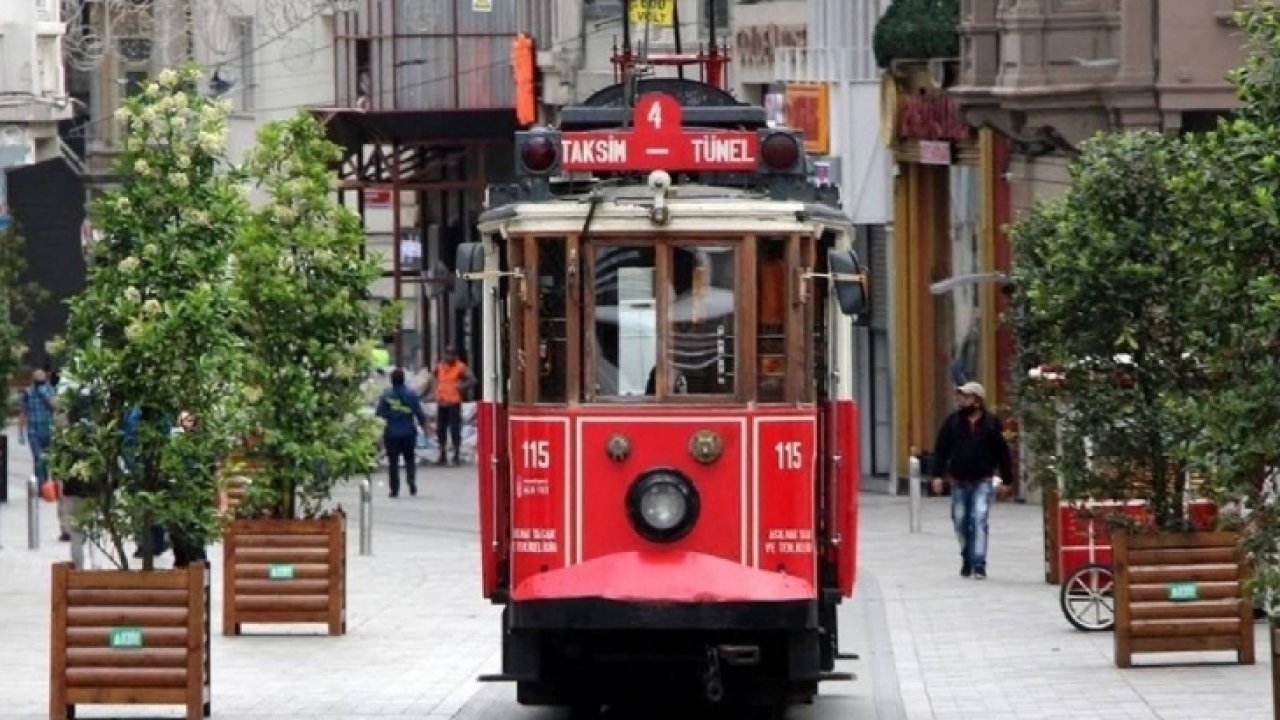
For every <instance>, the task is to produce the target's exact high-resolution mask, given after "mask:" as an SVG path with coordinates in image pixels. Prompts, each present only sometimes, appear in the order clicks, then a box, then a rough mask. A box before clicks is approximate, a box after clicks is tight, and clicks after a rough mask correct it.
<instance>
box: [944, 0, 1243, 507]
mask: <svg viewBox="0 0 1280 720" xmlns="http://www.w3.org/2000/svg"><path fill="white" fill-rule="evenodd" d="M1247 4H1248V2H1247V0H1203V1H1201V2H1185V1H1181V0H1070V1H1067V0H962V2H961V4H960V7H961V10H960V18H959V35H960V52H959V60H958V64H957V67H956V70H955V78H954V80H950V81H948V84H947V86H946V88H945V92H946V95H947V97H948V98H949V100H950V101H951V102H953V103H954V105H953V107H954V109H955V116H954V119H958V120H960V121H961V122H962V124H963V125H964V126H966V127H967V128H969V129H970V131H971V133H972V136H973V137H975V138H977V158H976V165H975V167H976V168H977V176H976V186H977V188H978V193H977V198H978V202H977V208H978V209H977V214H976V216H975V217H976V218H977V223H978V225H977V227H978V233H977V237H978V238H979V243H978V247H979V253H978V262H977V263H976V268H977V271H978V272H1001V271H1005V270H1007V269H1008V267H1009V264H1010V262H1011V261H1012V258H1011V253H1010V248H1009V245H1008V239H1007V237H1006V235H1005V233H1004V231H1003V228H1004V226H1005V224H1006V223H1008V222H1010V221H1011V220H1014V219H1016V218H1017V216H1018V214H1019V213H1021V212H1023V211H1026V210H1028V209H1030V208H1032V207H1033V206H1034V205H1035V204H1036V203H1037V202H1039V201H1042V200H1048V199H1052V198H1055V197H1058V196H1059V195H1061V194H1062V193H1063V192H1065V191H1066V190H1067V188H1068V186H1069V184H1070V177H1069V172H1068V171H1069V167H1070V164H1071V161H1072V159H1073V158H1074V157H1075V156H1076V154H1077V152H1078V148H1079V146H1080V144H1081V143H1082V142H1084V141H1085V140H1087V139H1088V138H1089V137H1091V136H1093V135H1094V134H1096V133H1099V132H1121V131H1125V130H1136V129H1151V130H1159V131H1163V132H1168V133H1179V132H1197V131H1204V130H1208V129H1211V128H1212V127H1213V126H1214V125H1215V124H1216V123H1217V121H1218V119H1219V118H1221V117H1223V116H1226V115H1229V114H1230V113H1231V111H1232V110H1233V109H1235V108H1236V107H1237V106H1238V102H1237V98H1236V95H1235V91H1234V88H1233V87H1232V86H1231V85H1230V84H1229V83H1228V81H1227V75H1228V72H1229V71H1230V70H1231V69H1232V68H1234V67H1237V66H1239V65H1240V64H1241V63H1242V62H1243V60H1244V38H1243V36H1242V35H1241V34H1240V32H1239V31H1238V29H1237V28H1236V27H1235V26H1234V22H1233V15H1234V13H1235V12H1236V11H1237V10H1239V9H1241V8H1242V7H1243V6H1245V5H1247ZM948 122H949V123H950V122H954V120H953V119H949V120H948ZM957 132H958V131H957ZM963 154H964V153H963V152H961V153H960V156H961V157H963ZM921 190H922V191H927V184H926V185H925V186H921ZM949 194H950V196H951V197H952V198H953V199H954V198H956V192H955V188H954V185H953V186H951V188H950V190H949ZM953 257H954V256H953ZM932 267H933V270H934V274H935V275H939V274H940V273H938V271H937V270H938V269H937V266H936V265H933V266H932ZM953 270H954V268H953ZM941 274H943V275H945V274H946V273H941ZM968 287H969V288H970V290H969V292H970V293H971V294H976V296H977V297H978V308H979V322H978V326H979V328H980V329H981V330H980V333H979V337H980V342H979V344H978V352H977V357H980V358H982V365H981V372H980V374H979V377H980V378H981V379H984V380H985V381H987V382H988V387H989V388H992V387H994V392H993V396H994V398H995V401H996V403H997V404H1000V403H1003V402H1005V401H1006V400H1007V398H1008V393H1009V387H1010V383H1011V380H1012V378H1011V377H1010V375H1009V373H1010V368H1011V366H1012V363H1011V359H1012V356H1013V352H1014V348H1013V341H1012V338H1011V337H1010V335H1009V333H1008V331H1007V330H1006V329H1005V328H1004V327H1002V326H1001V325H1000V324H999V315H1000V314H1001V313H1002V312H1003V311H1004V310H1005V308H1006V307H1007V297H1006V296H1005V295H1004V294H1003V293H1001V292H999V290H998V288H997V286H996V285H994V284H992V283H977V284H973V285H969V286H968ZM956 300H957V301H958V302H959V304H967V303H965V302H963V301H959V298H958V296H957V298H956ZM944 390H945V388H942V387H939V389H938V390H937V392H939V393H941V392H943V391H944ZM1014 430H1015V432H1014V433H1011V437H1012V438H1014V439H1015V440H1016V426H1015V427H1014ZM922 439H923V437H922ZM1015 447H1016V443H1015ZM1024 489H1025V488H1024Z"/></svg>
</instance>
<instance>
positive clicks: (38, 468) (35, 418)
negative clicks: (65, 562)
mask: <svg viewBox="0 0 1280 720" xmlns="http://www.w3.org/2000/svg"><path fill="white" fill-rule="evenodd" d="M18 410H19V414H18V444H19V445H21V444H26V445H29V446H30V448H31V462H32V464H33V465H35V473H36V481H37V482H38V483H39V487H40V489H41V490H43V489H44V485H45V483H47V482H49V468H48V467H47V466H46V464H45V453H47V452H48V451H49V446H50V445H51V444H52V443H53V420H54V413H55V412H56V411H57V403H56V401H55V399H54V391H53V386H52V385H50V384H49V378H48V375H46V374H45V371H44V370H36V371H35V372H33V373H31V385H30V386H29V387H27V389H25V390H23V391H22V397H21V399H20V403H19V408H18ZM58 520H59V524H60V525H62V527H61V530H62V534H61V535H60V536H59V538H58V539H59V540H61V541H63V542H68V541H70V540H71V535H70V534H69V533H68V532H67V526H66V524H65V523H63V522H62V513H58Z"/></svg>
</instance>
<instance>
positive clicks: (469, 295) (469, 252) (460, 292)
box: [453, 242, 484, 310]
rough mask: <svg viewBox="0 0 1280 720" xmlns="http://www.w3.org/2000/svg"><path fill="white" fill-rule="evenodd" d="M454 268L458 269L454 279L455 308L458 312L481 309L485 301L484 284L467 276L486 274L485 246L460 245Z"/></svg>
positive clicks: (478, 244)
mask: <svg viewBox="0 0 1280 720" xmlns="http://www.w3.org/2000/svg"><path fill="white" fill-rule="evenodd" d="M454 267H455V268H456V269H457V275H456V276H454V279H453V303H454V307H455V308H457V309H458V310H471V309H472V308H476V307H479V306H480V303H481V302H482V301H483V300H484V282H483V281H482V280H480V279H479V278H475V277H467V276H469V275H476V274H479V273H482V272H484V245H483V244H481V243H476V242H468V243H462V244H461V245H459V246H458V254H457V256H456V262H455V263H454Z"/></svg>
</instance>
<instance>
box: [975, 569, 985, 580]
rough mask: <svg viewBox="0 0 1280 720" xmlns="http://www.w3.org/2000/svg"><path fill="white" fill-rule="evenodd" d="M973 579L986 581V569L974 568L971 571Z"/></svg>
mask: <svg viewBox="0 0 1280 720" xmlns="http://www.w3.org/2000/svg"><path fill="white" fill-rule="evenodd" d="M973 579H974V580H986V579H987V569H986V568H974V570H973Z"/></svg>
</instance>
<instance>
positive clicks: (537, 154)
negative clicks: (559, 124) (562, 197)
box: [515, 129, 561, 200]
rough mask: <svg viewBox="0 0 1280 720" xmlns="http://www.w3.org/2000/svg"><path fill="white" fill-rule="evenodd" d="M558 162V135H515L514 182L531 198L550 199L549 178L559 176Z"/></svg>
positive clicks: (531, 132) (535, 132)
mask: <svg viewBox="0 0 1280 720" xmlns="http://www.w3.org/2000/svg"><path fill="white" fill-rule="evenodd" d="M560 159H561V158H560V133H558V132H556V131H554V130H547V129H542V130H529V131H526V132H518V133H516V153H515V162H516V167H515V171H516V172H515V175H516V180H517V182H518V183H519V185H520V187H521V190H522V191H523V192H524V194H526V195H527V196H528V197H530V198H531V199H533V200H547V199H550V197H551V179H552V178H554V177H557V176H559V175H560V170H561V167H560Z"/></svg>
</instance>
